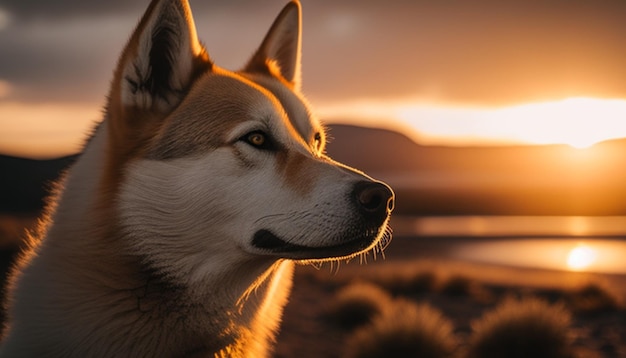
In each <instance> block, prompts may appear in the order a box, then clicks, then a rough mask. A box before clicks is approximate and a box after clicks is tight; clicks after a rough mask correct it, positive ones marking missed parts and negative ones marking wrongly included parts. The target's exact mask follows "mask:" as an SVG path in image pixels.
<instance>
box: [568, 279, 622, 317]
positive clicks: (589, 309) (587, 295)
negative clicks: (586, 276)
mask: <svg viewBox="0 0 626 358" xmlns="http://www.w3.org/2000/svg"><path fill="white" fill-rule="evenodd" d="M567 301H568V304H569V305H570V307H571V308H572V310H573V311H574V312H576V313H579V314H594V313H602V312H613V311H618V310H620V309H621V305H620V302H619V299H618V298H617V295H616V294H615V293H614V292H612V291H611V290H609V289H608V288H607V287H604V286H603V285H600V284H596V283H590V284H588V285H586V286H583V287H581V288H580V289H578V290H576V291H574V292H572V293H570V295H569V297H568V300H567Z"/></svg>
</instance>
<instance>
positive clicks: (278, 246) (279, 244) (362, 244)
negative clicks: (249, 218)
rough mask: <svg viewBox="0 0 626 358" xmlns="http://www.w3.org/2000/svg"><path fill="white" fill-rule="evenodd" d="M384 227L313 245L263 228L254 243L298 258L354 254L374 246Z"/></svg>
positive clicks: (267, 250)
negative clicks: (351, 236) (331, 242)
mask: <svg viewBox="0 0 626 358" xmlns="http://www.w3.org/2000/svg"><path fill="white" fill-rule="evenodd" d="M383 228H384V226H383V227H377V228H373V229H369V230H365V231H363V232H362V233H361V234H360V235H358V236H356V237H355V238H353V239H350V240H347V241H345V242H342V243H340V244H337V245H330V246H320V247H311V246H305V245H298V244H294V243H290V242H287V241H285V240H283V239H281V238H280V237H278V236H276V235H275V234H274V233H272V232H271V231H270V230H266V229H262V230H259V231H257V232H256V233H255V234H254V237H253V239H252V245H253V246H254V247H255V248H257V249H260V250H262V251H263V252H265V253H267V254H270V255H276V256H282V257H284V258H289V259H296V260H321V259H334V258H342V257H347V256H352V255H354V254H358V253H360V252H363V251H367V250H368V249H370V248H371V247H373V246H374V245H375V244H376V243H377V242H378V239H379V238H380V236H381V234H380V233H381V232H382V231H383Z"/></svg>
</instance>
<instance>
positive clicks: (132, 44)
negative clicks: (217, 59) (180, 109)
mask: <svg viewBox="0 0 626 358" xmlns="http://www.w3.org/2000/svg"><path fill="white" fill-rule="evenodd" d="M211 66H212V64H211V61H210V60H209V57H208V55H207V53H206V51H205V50H204V48H203V47H202V46H201V45H200V43H199V41H198V38H197V35H196V28H195V25H194V22H193V18H192V15H191V9H190V8H189V4H188V2H187V0H153V1H152V2H151V3H150V6H149V7H148V10H146V13H145V14H144V16H143V17H142V19H141V21H140V22H139V25H138V26H137V28H136V29H135V32H134V33H133V35H132V36H131V38H130V40H129V42H128V44H127V45H126V48H125V50H124V52H123V53H122V57H121V58H120V60H119V63H118V67H117V70H116V71H115V77H114V80H113V84H112V86H113V88H112V89H111V93H110V98H109V100H110V102H109V105H110V106H111V105H114V106H118V107H121V108H119V109H122V111H124V109H127V110H131V111H132V112H135V113H136V111H140V112H144V111H148V112H152V113H155V114H161V115H163V114H167V113H169V112H171V111H172V110H173V109H174V108H176V106H178V104H179V103H180V102H181V101H182V99H183V98H184V95H185V94H186V93H187V92H188V90H189V88H190V87H191V85H192V84H193V83H194V81H195V80H196V79H197V77H198V76H199V75H200V74H202V73H203V72H205V71H207V70H208V69H210V68H211ZM109 110H111V108H109ZM126 120H128V118H127V119H126Z"/></svg>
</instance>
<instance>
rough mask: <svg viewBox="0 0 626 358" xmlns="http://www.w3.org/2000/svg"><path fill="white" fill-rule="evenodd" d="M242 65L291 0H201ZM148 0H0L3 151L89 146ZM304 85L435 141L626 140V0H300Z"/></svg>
mask: <svg viewBox="0 0 626 358" xmlns="http://www.w3.org/2000/svg"><path fill="white" fill-rule="evenodd" d="M190 2H191V6H192V10H193V12H194V17H195V20H196V25H197V26H198V34H199V37H200V38H201V39H202V40H203V42H204V43H205V45H206V46H207V48H208V51H209V53H210V55H211V57H212V58H213V59H214V60H215V61H216V63H217V64H218V65H220V66H222V67H226V68H229V69H237V68H239V67H240V66H241V65H242V64H243V63H244V62H245V61H246V60H247V58H248V56H249V55H250V54H251V53H252V52H253V51H254V50H255V48H256V47H257V46H258V44H259V43H260V41H261V39H262V38H263V36H264V35H265V32H266V31H267V29H268V27H269V25H270V24H271V22H272V21H273V19H274V17H275V16H276V14H277V13H278V12H279V11H280V9H281V8H282V6H283V5H284V4H285V1H284V0H264V1H253V0H217V1H215V0H202V1H201V0H191V1H190ZM147 4H148V1H147V0H132V1H131V0H111V1H95V0H91V1H87V0H57V1H44V0H3V1H2V3H0V152H3V153H10V154H21V155H25V154H29V155H35V156H55V155H60V154H67V153H70V152H73V151H76V150H78V148H79V146H80V143H81V142H82V139H83V138H84V133H85V132H86V131H87V130H88V128H89V127H90V126H91V124H92V123H93V122H94V121H97V120H99V119H100V117H101V114H100V111H101V107H102V105H103V103H104V96H105V94H106V92H107V90H108V88H107V87H108V84H109V81H110V78H111V76H112V71H113V68H114V66H115V62H116V59H117V56H118V55H119V53H120V51H121V50H122V47H123V45H124V43H125V41H126V40H127V38H128V36H129V35H130V32H131V31H132V29H133V27H134V25H135V23H136V22H137V20H138V19H139V17H140V16H141V14H142V13H143V11H144V9H145V8H146V6H147ZM302 4H303V11H304V38H303V41H304V42H303V90H304V92H305V94H306V95H307V97H308V98H309V100H310V102H311V103H312V104H313V107H314V108H315V109H316V110H317V112H318V114H319V115H320V117H322V119H324V120H326V121H327V122H347V123H357V124H362V125H369V126H382V127H388V128H394V129H400V130H402V131H403V132H404V133H406V134H407V135H409V136H410V137H412V138H414V139H415V140H417V141H420V142H422V143H426V144H447V145H465V144H472V145H477V144H478V145H484V144H494V143H498V144H501V143H511V142H515V143H519V142H522V143H539V144H540V143H555V142H556V143H568V144H571V145H573V146H578V147H585V146H588V145H591V144H593V143H594V142H597V141H600V140H604V139H608V138H614V137H626V46H625V45H624V44H626V21H624V19H626V2H625V1H623V0H612V1H604V0H599V1H587V0H567V1H566V0H546V1H533V2H529V1H496V0H477V1H426V0H416V1H408V0H390V1H384V2H383V1H374V0H362V1H358V2H355V1H347V0H302Z"/></svg>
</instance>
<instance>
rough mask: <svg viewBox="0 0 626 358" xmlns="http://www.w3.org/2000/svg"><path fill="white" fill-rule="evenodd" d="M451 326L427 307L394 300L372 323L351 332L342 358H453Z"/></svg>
mask: <svg viewBox="0 0 626 358" xmlns="http://www.w3.org/2000/svg"><path fill="white" fill-rule="evenodd" d="M452 330H453V329H452V324H451V323H450V321H449V320H448V319H446V318H445V317H444V316H443V315H442V314H441V312H439V311H438V310H436V309H434V308H432V307H431V306H429V305H426V304H421V305H416V304H414V303H411V302H409V301H405V300H397V301H395V302H394V304H393V305H391V306H390V307H388V309H386V310H385V312H384V313H383V315H381V316H378V317H377V318H375V319H374V320H373V322H372V324H370V325H367V326H364V327H362V328H360V329H359V330H357V331H356V332H354V334H353V335H352V336H351V337H350V338H349V339H348V342H347V344H346V351H345V357H348V358H377V357H421V358H443V357H453V356H454V354H455V350H456V347H457V340H456V337H454V334H453V331H452Z"/></svg>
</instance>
